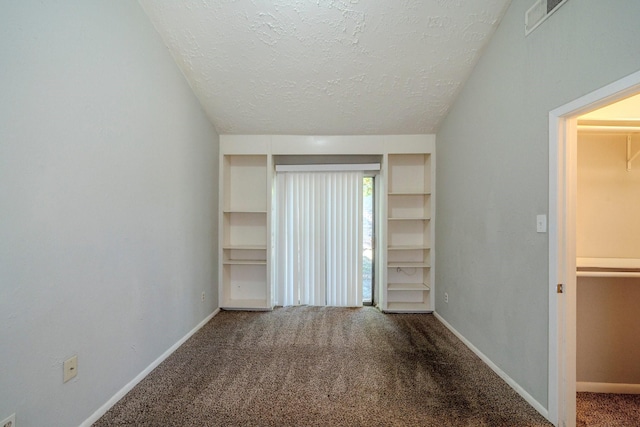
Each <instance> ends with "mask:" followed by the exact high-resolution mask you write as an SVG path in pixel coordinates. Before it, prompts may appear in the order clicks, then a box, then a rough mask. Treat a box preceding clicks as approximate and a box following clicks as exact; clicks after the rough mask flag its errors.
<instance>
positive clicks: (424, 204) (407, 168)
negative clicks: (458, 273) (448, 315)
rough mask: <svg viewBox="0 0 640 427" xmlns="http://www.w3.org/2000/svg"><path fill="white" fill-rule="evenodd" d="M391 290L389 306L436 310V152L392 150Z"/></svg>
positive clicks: (390, 308) (389, 308) (388, 234)
mask: <svg viewBox="0 0 640 427" xmlns="http://www.w3.org/2000/svg"><path fill="white" fill-rule="evenodd" d="M386 166H387V171H386V188H387V194H386V196H387V197H386V202H387V203H386V213H387V216H386V267H387V274H386V283H385V285H386V295H385V297H386V298H385V301H384V304H383V310H385V311H389V312H425V311H432V310H433V301H432V300H433V295H432V289H431V287H432V282H433V272H432V269H431V266H432V252H431V249H432V246H433V245H432V224H431V218H432V213H433V210H432V203H431V202H432V201H431V197H432V187H431V182H432V179H431V178H432V168H431V154H430V153H403V154H388V155H387V165H386Z"/></svg>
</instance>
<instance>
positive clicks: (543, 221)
mask: <svg viewBox="0 0 640 427" xmlns="http://www.w3.org/2000/svg"><path fill="white" fill-rule="evenodd" d="M536 231H537V232H538V233H546V232H547V216H546V215H538V216H536Z"/></svg>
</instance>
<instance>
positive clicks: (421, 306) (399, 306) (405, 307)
mask: <svg viewBox="0 0 640 427" xmlns="http://www.w3.org/2000/svg"><path fill="white" fill-rule="evenodd" d="M385 311H387V312H394V313H427V312H431V311H433V310H431V309H429V304H428V303H426V302H390V303H388V304H387V309H386V310H385Z"/></svg>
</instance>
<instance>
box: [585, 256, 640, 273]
mask: <svg viewBox="0 0 640 427" xmlns="http://www.w3.org/2000/svg"><path fill="white" fill-rule="evenodd" d="M576 269H577V271H576V275H577V276H578V277H640V259H638V258H577V259H576Z"/></svg>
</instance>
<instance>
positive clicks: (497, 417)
mask: <svg viewBox="0 0 640 427" xmlns="http://www.w3.org/2000/svg"><path fill="white" fill-rule="evenodd" d="M550 425H551V424H550V423H548V422H547V421H546V420H545V419H544V418H543V417H542V416H541V415H539V414H538V412H536V411H535V410H534V409H533V408H532V407H531V406H530V405H528V404H527V403H526V402H525V401H524V400H523V399H522V398H521V397H520V396H519V395H518V394H516V393H515V391H513V390H512V389H511V388H510V387H509V386H508V385H507V384H506V383H505V382H504V381H503V380H502V379H500V378H499V377H498V376H497V375H496V374H495V373H494V372H493V371H491V369H489V368H488V367H487V366H486V365H485V364H484V363H483V362H482V361H481V360H480V359H479V358H478V357H477V356H476V355H475V354H473V353H472V352H471V351H470V350H469V349H468V348H467V347H466V346H465V345H464V344H463V343H462V342H460V340H458V339H457V338H456V337H455V336H454V335H453V334H452V333H451V332H450V331H449V330H447V329H446V328H445V327H444V326H443V325H442V324H441V323H440V322H439V321H438V320H437V319H436V318H435V317H434V316H433V315H429V314H383V313H380V312H379V311H378V310H376V309H375V308H371V307H364V308H358V309H347V308H331V307H305V306H303V307H288V308H278V309H275V310H274V311H272V312H231V311H223V312H221V313H219V314H218V315H217V316H215V317H214V318H213V319H212V320H211V321H210V322H209V323H207V325H205V326H204V327H203V328H202V329H200V330H199V331H198V332H197V333H196V334H194V336H193V337H191V338H190V339H189V340H188V341H187V342H186V343H185V344H183V345H182V346H181V347H180V348H179V349H178V350H177V351H176V352H174V353H173V354H172V355H171V356H170V357H168V358H167V359H166V360H165V361H164V362H163V363H162V364H161V365H160V366H158V367H157V368H156V369H155V370H154V371H153V372H151V373H150V374H149V375H148V376H147V377H146V378H145V379H144V380H142V381H141V382H140V383H139V384H138V385H137V386H136V387H135V388H134V389H133V390H131V391H130V392H129V393H128V394H127V395H126V396H125V397H124V398H123V399H121V400H120V401H119V402H118V403H117V404H116V405H114V406H113V407H112V408H111V409H110V410H109V411H108V412H107V413H106V414H105V415H104V416H103V417H102V418H100V420H98V421H97V422H96V423H95V424H94V426H438V427H445V426H456V427H457V426H469V427H471V426H473V427H477V426H491V427H498V426H509V427H520V426H521V427H524V426H531V427H533V426H545V427H546V426H550Z"/></svg>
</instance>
